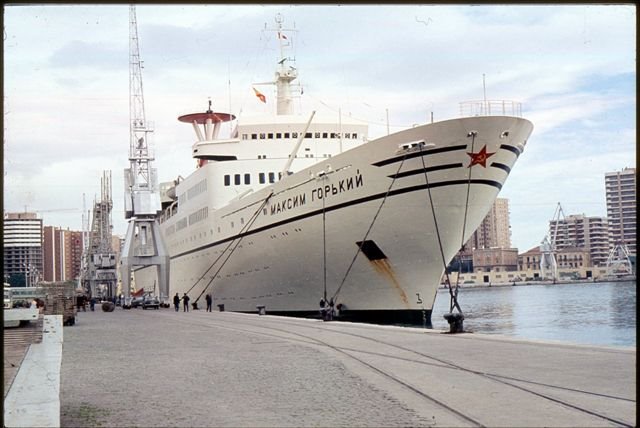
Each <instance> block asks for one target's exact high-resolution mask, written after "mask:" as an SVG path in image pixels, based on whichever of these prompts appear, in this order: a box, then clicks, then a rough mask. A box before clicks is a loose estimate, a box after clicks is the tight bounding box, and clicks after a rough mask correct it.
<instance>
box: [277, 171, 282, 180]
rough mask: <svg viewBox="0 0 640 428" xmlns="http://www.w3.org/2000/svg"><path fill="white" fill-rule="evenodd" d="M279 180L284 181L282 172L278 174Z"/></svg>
mask: <svg viewBox="0 0 640 428" xmlns="http://www.w3.org/2000/svg"><path fill="white" fill-rule="evenodd" d="M278 180H282V173H281V172H279V173H278Z"/></svg>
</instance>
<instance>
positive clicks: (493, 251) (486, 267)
mask: <svg viewBox="0 0 640 428" xmlns="http://www.w3.org/2000/svg"><path fill="white" fill-rule="evenodd" d="M473 269H474V271H475V272H490V271H493V272H512V271H515V270H517V269H518V249H517V248H477V249H475V250H474V251H473Z"/></svg>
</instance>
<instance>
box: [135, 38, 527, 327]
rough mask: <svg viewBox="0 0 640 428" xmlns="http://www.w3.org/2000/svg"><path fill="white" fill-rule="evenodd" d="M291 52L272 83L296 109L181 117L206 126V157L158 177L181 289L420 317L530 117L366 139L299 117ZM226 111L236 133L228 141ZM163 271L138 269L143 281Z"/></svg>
mask: <svg viewBox="0 0 640 428" xmlns="http://www.w3.org/2000/svg"><path fill="white" fill-rule="evenodd" d="M279 31H282V30H281V28H280V29H279ZM279 40H281V38H280V37H279ZM287 61H288V60H287V58H285V57H283V58H282V60H281V61H280V62H279V64H280V68H279V71H278V73H276V82H275V83H276V85H277V88H278V105H279V106H280V105H281V104H282V105H283V106H284V105H286V106H288V107H287V108H283V109H282V110H281V109H280V108H278V110H279V111H280V113H286V114H278V115H275V116H269V117H266V116H262V117H255V118H243V119H242V120H241V121H236V119H235V117H234V116H233V115H230V114H228V113H218V112H214V111H213V110H211V107H210V108H209V110H208V111H206V112H205V113H196V114H191V115H185V116H181V117H180V118H179V119H180V120H181V121H183V122H186V123H190V124H192V125H193V127H194V129H195V132H196V138H197V141H196V142H195V144H193V147H192V156H193V157H194V158H195V159H197V160H198V168H197V169H196V170H195V171H194V172H193V173H192V174H190V175H188V176H187V177H186V178H185V179H178V180H176V181H174V182H173V183H169V184H166V183H165V185H164V186H161V187H162V188H163V190H164V193H163V206H164V207H165V208H164V210H163V212H162V214H161V217H160V227H161V231H162V235H163V237H164V240H165V242H166V245H167V248H168V251H169V254H170V260H171V268H170V269H171V278H170V294H171V295H174V294H175V293H179V295H180V296H182V295H183V293H188V294H189V296H190V297H191V301H192V302H193V301H195V300H198V299H200V298H201V296H204V294H207V293H211V294H212V295H213V298H214V302H215V304H216V305H224V309H225V310H230V311H243V312H258V308H260V307H261V306H264V307H265V309H266V311H267V312H268V313H280V314H290V315H307V314H317V313H318V310H319V305H318V303H319V301H320V300H321V299H324V300H325V301H330V300H333V301H334V303H335V304H336V306H337V305H340V308H341V311H340V314H341V316H344V317H346V318H347V319H357V320H364V321H375V322H415V323H419V324H422V321H423V318H422V317H423V311H426V312H427V314H428V315H429V316H430V313H431V308H432V305H433V301H434V299H435V295H436V290H437V287H438V285H439V282H440V278H441V277H442V274H443V271H444V267H445V263H448V262H449V261H450V259H451V258H452V257H453V256H454V255H455V254H456V252H457V251H458V250H459V249H460V247H461V245H462V244H463V243H464V242H466V241H467V239H468V238H469V236H470V235H471V233H473V231H474V230H475V229H476V228H477V227H478V225H479V224H480V222H481V221H482V219H483V218H484V217H485V215H486V214H487V212H488V211H489V209H490V208H491V206H492V204H493V202H494V200H495V198H496V196H497V195H498V192H499V190H500V188H501V187H502V185H503V183H504V181H505V180H506V178H507V176H508V175H509V172H510V171H511V168H512V167H513V165H514V163H515V161H516V160H517V159H518V156H519V155H520V154H521V153H522V150H523V149H524V146H525V145H526V141H527V138H528V137H529V135H530V133H531V131H532V128H533V127H532V124H531V123H530V122H529V121H527V120H524V119H522V118H519V117H514V116H506V115H502V116H474V117H465V118H460V119H453V120H447V121H442V122H436V123H432V124H428V125H422V126H416V127H413V128H411V129H407V130H404V131H401V132H398V133H395V134H391V135H388V136H385V137H382V138H379V139H376V140H373V141H369V140H368V136H367V125H366V124H365V123H362V122H358V121H355V120H353V119H349V118H345V117H342V118H338V117H326V116H322V115H320V114H315V115H313V114H311V113H310V114H308V115H294V114H292V112H291V110H290V107H291V103H290V97H291V88H290V87H289V84H290V83H291V82H292V80H293V79H292V78H291V77H292V76H294V75H293V74H291V73H290V72H288V71H291V70H295V69H293V68H292V67H290V66H287ZM294 78H295V76H294ZM310 119H311V120H310ZM228 121H236V123H235V130H234V132H233V133H232V134H231V135H232V137H231V138H218V136H219V131H220V127H221V125H222V124H223V123H225V122H228ZM296 148H297V150H296ZM291 157H293V161H292V162H291V165H290V166H289V167H288V168H287V167H286V165H287V161H288V160H290V159H291ZM285 171H288V172H285ZM154 280H155V276H154V272H153V270H151V269H142V270H138V271H137V272H136V281H137V283H138V284H141V285H144V284H145V283H149V284H151V283H152V282H153V281H154ZM202 300H204V298H202ZM418 302H420V303H418Z"/></svg>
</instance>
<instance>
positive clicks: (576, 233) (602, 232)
mask: <svg viewBox="0 0 640 428" xmlns="http://www.w3.org/2000/svg"><path fill="white" fill-rule="evenodd" d="M549 236H551V237H552V238H553V237H555V246H556V249H557V250H558V251H562V250H564V249H567V248H573V247H577V248H582V249H585V250H586V251H588V252H589V258H590V260H591V264H592V265H593V266H605V265H606V263H607V258H608V257H609V224H608V222H607V219H606V218H604V217H587V216H585V215H584V214H574V215H570V216H567V217H566V218H563V219H559V220H551V221H550V222H549Z"/></svg>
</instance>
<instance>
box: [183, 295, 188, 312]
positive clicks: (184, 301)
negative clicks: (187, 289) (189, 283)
mask: <svg viewBox="0 0 640 428" xmlns="http://www.w3.org/2000/svg"><path fill="white" fill-rule="evenodd" d="M189 300H190V299H189V296H187V293H184V296H182V304H183V305H184V310H183V312H189Z"/></svg>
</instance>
